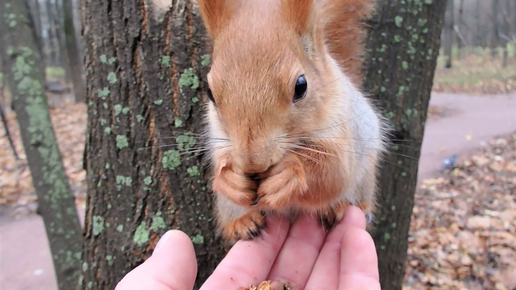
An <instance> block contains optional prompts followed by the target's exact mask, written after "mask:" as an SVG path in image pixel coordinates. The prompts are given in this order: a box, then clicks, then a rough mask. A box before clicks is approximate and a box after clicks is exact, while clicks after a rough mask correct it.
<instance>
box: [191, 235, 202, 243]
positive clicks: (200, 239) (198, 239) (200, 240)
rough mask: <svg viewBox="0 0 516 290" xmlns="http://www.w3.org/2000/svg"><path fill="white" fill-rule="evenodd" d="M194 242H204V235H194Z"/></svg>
mask: <svg viewBox="0 0 516 290" xmlns="http://www.w3.org/2000/svg"><path fill="white" fill-rule="evenodd" d="M192 243H194V244H198V245H200V244H204V237H203V236H201V235H196V236H193V237H192Z"/></svg>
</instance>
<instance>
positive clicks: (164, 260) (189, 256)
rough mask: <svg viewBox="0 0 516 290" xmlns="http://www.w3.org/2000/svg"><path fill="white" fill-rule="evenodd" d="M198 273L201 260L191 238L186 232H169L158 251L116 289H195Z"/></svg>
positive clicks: (161, 240) (157, 248)
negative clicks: (198, 263)
mask: <svg viewBox="0 0 516 290" xmlns="http://www.w3.org/2000/svg"><path fill="white" fill-rule="evenodd" d="M196 276H197V260H196V258H195V250H194V247H193V244H192V242H191V241H190V238H189V237H188V236H187V235H186V234H185V233H183V232H181V231H177V230H172V231H168V232H167V233H166V234H165V235H163V237H162V238H161V239H160V240H159V242H158V244H157V245H156V248H155V250H154V253H153V254H152V256H151V257H150V258H149V259H147V261H145V262H144V263H143V264H141V265H140V266H138V267H137V268H135V269H134V270H133V271H131V272H129V274H127V275H126V276H125V277H124V279H122V281H120V283H119V284H118V285H117V287H116V290H132V289H135V290H136V289H155V290H192V289H193V286H194V283H195V277H196Z"/></svg>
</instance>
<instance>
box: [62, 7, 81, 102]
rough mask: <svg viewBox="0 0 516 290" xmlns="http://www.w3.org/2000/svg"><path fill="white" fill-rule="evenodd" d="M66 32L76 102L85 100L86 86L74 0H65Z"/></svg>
mask: <svg viewBox="0 0 516 290" xmlns="http://www.w3.org/2000/svg"><path fill="white" fill-rule="evenodd" d="M63 1H64V3H63V8H64V9H63V10H64V13H63V15H64V32H65V36H66V52H67V55H68V60H69V63H70V74H71V79H72V83H73V92H74V96H75V101H76V102H85V100H86V88H85V86H84V78H83V69H82V55H81V52H80V49H79V42H78V40H77V36H76V34H75V24H74V21H73V3H72V2H73V0H63Z"/></svg>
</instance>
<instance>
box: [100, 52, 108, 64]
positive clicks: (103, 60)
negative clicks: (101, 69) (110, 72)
mask: <svg viewBox="0 0 516 290" xmlns="http://www.w3.org/2000/svg"><path fill="white" fill-rule="evenodd" d="M99 59H100V62H102V63H107V56H106V55H105V54H101V55H100V57H99Z"/></svg>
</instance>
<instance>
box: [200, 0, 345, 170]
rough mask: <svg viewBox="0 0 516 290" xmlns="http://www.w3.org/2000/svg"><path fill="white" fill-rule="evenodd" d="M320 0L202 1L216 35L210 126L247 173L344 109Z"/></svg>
mask: <svg viewBox="0 0 516 290" xmlns="http://www.w3.org/2000/svg"><path fill="white" fill-rule="evenodd" d="M318 2H319V1H314V0H277V1H273V0H267V1H246V0H240V1H239V0H199V7H200V11H201V15H202V17H203V20H204V23H205V26H206V28H207V31H208V33H209V35H210V37H211V39H212V41H213V55H212V66H211V69H210V72H209V73H208V77H207V78H208V85H209V88H210V89H209V91H208V97H209V99H210V102H209V104H208V121H209V126H210V131H211V132H212V136H213V135H214V137H216V138H223V139H227V140H229V142H230V144H231V150H227V154H229V155H230V157H231V160H232V162H234V164H235V165H237V166H238V167H239V168H240V169H241V170H242V171H243V172H245V173H250V174H252V173H261V172H264V171H266V170H267V169H268V168H270V167H271V166H273V165H275V164H276V163H278V162H280V160H281V159H282V158H283V157H285V155H286V153H287V152H288V151H291V150H294V148H295V145H296V144H297V143H298V142H302V139H300V138H298V137H304V136H307V135H308V136H310V134H311V133H310V132H315V131H318V130H321V129H324V128H327V127H330V126H331V125H332V124H333V123H334V122H335V115H336V114H341V113H342V112H335V111H337V110H339V108H342V106H339V105H337V102H339V103H341V102H342V98H343V96H342V94H343V91H342V89H341V88H340V86H341V84H340V82H339V81H338V80H339V79H342V77H345V76H344V75H343V73H342V71H341V70H340V69H339V68H338V65H337V64H336V63H335V61H334V60H333V59H332V58H331V56H330V55H329V54H328V52H327V48H326V45H325V40H324V17H320V14H321V13H322V12H323V11H322V9H320V7H318V5H319V4H318ZM339 99H340V100H339ZM215 147H216V145H215Z"/></svg>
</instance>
